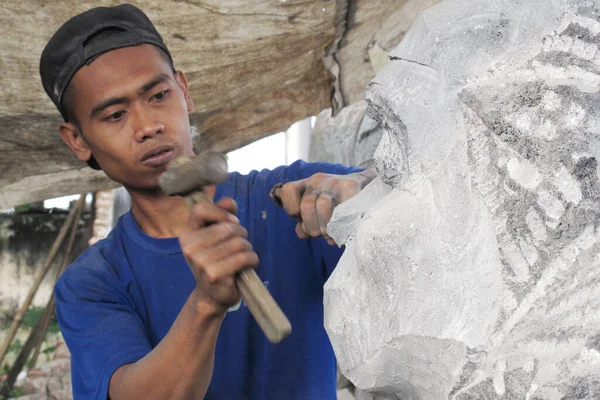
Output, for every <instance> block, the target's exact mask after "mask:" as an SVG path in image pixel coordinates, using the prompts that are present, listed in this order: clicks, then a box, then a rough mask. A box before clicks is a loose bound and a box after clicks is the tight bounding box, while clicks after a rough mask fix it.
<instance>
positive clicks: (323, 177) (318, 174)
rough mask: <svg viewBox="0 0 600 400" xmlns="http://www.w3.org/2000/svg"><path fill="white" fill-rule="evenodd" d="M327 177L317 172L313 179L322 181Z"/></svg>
mask: <svg viewBox="0 0 600 400" xmlns="http://www.w3.org/2000/svg"><path fill="white" fill-rule="evenodd" d="M326 177H327V174H326V173H324V172H317V173H315V174H314V175H313V176H312V177H311V178H312V179H314V180H315V181H322V180H324V179H325V178H326Z"/></svg>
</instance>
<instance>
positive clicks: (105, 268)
mask: <svg viewBox="0 0 600 400" xmlns="http://www.w3.org/2000/svg"><path fill="white" fill-rule="evenodd" d="M119 241H120V240H119V235H117V234H115V232H114V230H113V232H111V234H110V235H109V236H108V237H107V238H105V239H102V240H100V241H98V242H96V243H94V244H93V245H91V246H90V247H88V248H87V249H86V250H85V251H84V252H83V253H81V255H79V257H77V258H76V259H75V261H73V262H72V263H71V264H70V265H69V266H68V267H67V269H66V270H65V271H64V272H63V274H62V275H61V276H60V277H59V279H58V281H57V283H56V285H57V286H61V285H65V284H68V285H77V286H79V285H83V286H86V285H90V284H94V283H97V282H98V280H99V279H100V280H102V281H103V282H106V281H107V280H110V279H115V278H117V276H118V273H117V269H118V268H119V264H118V263H116V262H115V258H119V257H118V256H117V254H118V253H119V247H120V244H119Z"/></svg>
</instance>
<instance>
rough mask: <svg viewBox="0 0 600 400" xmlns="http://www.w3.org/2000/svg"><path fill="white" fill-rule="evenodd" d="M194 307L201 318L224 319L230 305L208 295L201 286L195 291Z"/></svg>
mask: <svg viewBox="0 0 600 400" xmlns="http://www.w3.org/2000/svg"><path fill="white" fill-rule="evenodd" d="M193 304H194V307H195V311H196V314H197V315H198V316H199V317H200V318H201V319H222V318H223V317H225V314H226V313H227V310H228V309H229V307H227V306H225V305H223V304H219V303H217V302H215V301H214V300H213V299H211V298H210V297H208V296H206V295H205V294H204V293H202V291H201V290H200V289H199V288H196V289H195V291H194V303H193Z"/></svg>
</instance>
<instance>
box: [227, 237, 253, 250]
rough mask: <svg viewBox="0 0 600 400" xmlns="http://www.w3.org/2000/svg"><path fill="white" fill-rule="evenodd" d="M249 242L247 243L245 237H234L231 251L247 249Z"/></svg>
mask: <svg viewBox="0 0 600 400" xmlns="http://www.w3.org/2000/svg"><path fill="white" fill-rule="evenodd" d="M249 245H250V243H248V241H247V240H246V239H243V238H241V237H237V238H235V239H233V240H232V244H231V247H232V250H233V251H236V252H237V251H242V250H248V247H249Z"/></svg>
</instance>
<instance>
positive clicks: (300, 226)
mask: <svg viewBox="0 0 600 400" xmlns="http://www.w3.org/2000/svg"><path fill="white" fill-rule="evenodd" d="M296 235H298V237H299V238H300V239H308V238H309V237H310V235H309V234H308V233H307V232H306V231H305V230H304V228H303V224H302V222H298V223H297V224H296Z"/></svg>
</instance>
